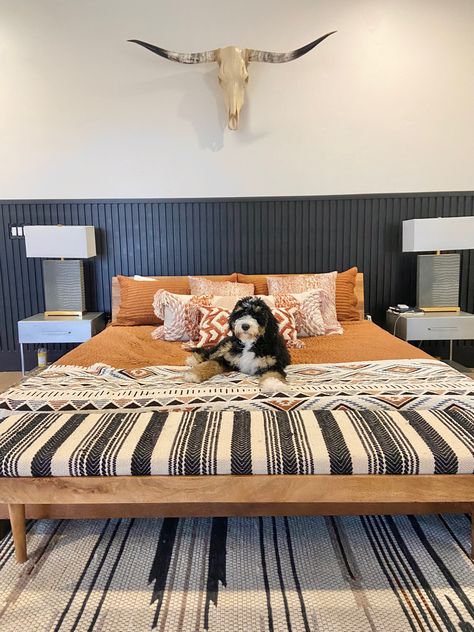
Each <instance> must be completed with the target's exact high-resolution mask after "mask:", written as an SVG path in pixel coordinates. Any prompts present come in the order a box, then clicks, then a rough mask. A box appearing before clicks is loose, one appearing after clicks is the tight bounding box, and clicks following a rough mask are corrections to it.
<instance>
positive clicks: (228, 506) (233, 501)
mask: <svg viewBox="0 0 474 632" xmlns="http://www.w3.org/2000/svg"><path fill="white" fill-rule="evenodd" d="M112 288H113V306H114V313H115V312H116V310H117V307H118V301H119V300H120V296H119V294H118V292H117V288H118V283H117V280H116V279H113V280H112ZM363 288H364V285H363V275H362V274H359V275H358V276H357V283H356V294H357V297H358V311H359V314H360V317H361V319H362V318H363V317H364V293H363ZM328 478H330V485H328ZM118 500H119V502H117V501H118ZM0 502H2V503H6V505H3V506H2V505H0V518H4V517H7V516H8V517H9V518H10V521H11V525H12V531H13V539H14V544H15V555H16V559H17V561H18V562H19V563H23V562H25V561H26V559H27V552H26V529H25V518H74V519H77V518H115V517H124V518H125V517H127V518H128V517H137V518H140V517H153V516H156V517H159V516H168V517H184V516H189V517H191V516H263V515H367V514H406V513H436V512H441V511H447V510H449V511H453V512H457V513H459V512H467V513H470V514H471V518H472V527H471V557H472V556H473V552H474V476H473V475H464V474H460V475H400V476H399V475H390V476H389V475H365V476H361V475H351V476H338V475H301V476H298V475H291V476H289V475H252V476H234V475H217V476H145V477H142V476H120V477H52V478H31V477H24V478H0ZM7 507H8V513H7V511H6V510H7ZM473 559H474V558H473Z"/></svg>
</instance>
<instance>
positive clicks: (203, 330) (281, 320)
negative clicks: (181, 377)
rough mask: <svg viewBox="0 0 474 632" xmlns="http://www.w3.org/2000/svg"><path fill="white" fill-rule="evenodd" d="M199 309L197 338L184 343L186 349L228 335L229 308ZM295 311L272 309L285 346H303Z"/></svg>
mask: <svg viewBox="0 0 474 632" xmlns="http://www.w3.org/2000/svg"><path fill="white" fill-rule="evenodd" d="M199 310H200V312H201V314H202V319H201V324H200V326H199V340H198V341H197V342H196V343H195V344H192V343H189V344H187V345H185V348H186V349H190V348H192V347H208V346H212V345H215V344H217V343H218V342H219V341H220V340H222V339H223V338H225V337H226V336H229V335H230V329H229V315H230V312H231V310H229V309H222V308H221V307H211V306H201V307H200V308H199ZM297 311H298V308H296V307H290V308H283V307H281V308H275V309H273V310H272V313H273V315H274V316H275V318H276V320H277V322H278V327H279V329H280V333H281V335H282V336H283V338H284V340H285V342H286V345H287V347H297V348H301V347H303V346H304V344H303V343H302V342H301V341H299V340H298V338H297V330H296V321H295V315H296V313H297Z"/></svg>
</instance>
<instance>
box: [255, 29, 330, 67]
mask: <svg viewBox="0 0 474 632" xmlns="http://www.w3.org/2000/svg"><path fill="white" fill-rule="evenodd" d="M333 33H337V31H331V32H330V33H326V35H323V36H322V37H319V38H318V39H316V40H314V42H310V43H309V44H306V46H302V47H301V48H297V49H296V50H292V51H290V52H289V53H271V52H270V51H266V50H255V49H254V48H248V49H247V55H248V60H249V61H265V62H267V63H270V64H283V63H285V62H287V61H293V59H298V57H301V56H302V55H306V53H309V51H310V50H312V49H313V48H314V47H315V46H317V45H318V44H320V43H321V42H322V41H323V40H325V39H326V37H329V36H330V35H332V34H333Z"/></svg>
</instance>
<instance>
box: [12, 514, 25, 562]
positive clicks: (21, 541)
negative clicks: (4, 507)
mask: <svg viewBox="0 0 474 632" xmlns="http://www.w3.org/2000/svg"><path fill="white" fill-rule="evenodd" d="M8 513H9V515H10V523H11V526H12V533H13V543H14V544H15V557H16V561H17V562H18V564H23V563H24V562H26V560H27V559H28V557H27V555H26V527H25V505H8Z"/></svg>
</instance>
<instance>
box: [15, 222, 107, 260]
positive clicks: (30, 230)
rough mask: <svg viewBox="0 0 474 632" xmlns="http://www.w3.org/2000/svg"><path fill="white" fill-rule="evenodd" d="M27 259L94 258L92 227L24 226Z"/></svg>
mask: <svg viewBox="0 0 474 632" xmlns="http://www.w3.org/2000/svg"><path fill="white" fill-rule="evenodd" d="M23 230H24V234H25V243H26V256H27V257H51V258H61V259H88V258H89V257H95V255H96V249H95V229H94V226H24V228H23Z"/></svg>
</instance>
